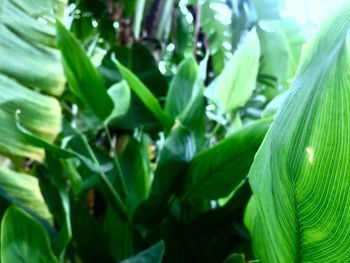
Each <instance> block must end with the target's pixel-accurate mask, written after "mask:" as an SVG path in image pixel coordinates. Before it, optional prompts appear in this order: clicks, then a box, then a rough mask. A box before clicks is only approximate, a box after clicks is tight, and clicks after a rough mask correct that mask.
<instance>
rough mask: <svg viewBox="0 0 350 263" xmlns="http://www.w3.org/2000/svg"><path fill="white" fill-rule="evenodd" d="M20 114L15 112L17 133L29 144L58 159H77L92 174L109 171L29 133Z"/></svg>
mask: <svg viewBox="0 0 350 263" xmlns="http://www.w3.org/2000/svg"><path fill="white" fill-rule="evenodd" d="M19 116H20V112H19V111H17V112H16V128H17V129H18V131H20V132H21V134H22V136H23V137H24V138H25V139H26V140H27V141H28V143H30V144H31V145H33V146H35V147H38V148H43V149H45V150H46V151H49V152H50V153H52V154H53V155H55V156H56V157H58V158H62V159H69V158H74V157H75V158H78V159H79V160H80V161H81V162H82V163H83V164H84V165H85V166H86V167H87V168H88V169H89V170H91V171H94V172H104V171H105V170H109V168H108V167H107V168H104V167H101V166H99V165H97V164H95V163H93V162H92V161H91V160H90V159H89V158H87V157H85V156H84V155H82V154H80V153H77V152H74V151H72V150H70V149H63V148H60V147H59V146H56V145H54V144H51V143H50V142H48V141H45V140H43V139H41V138H39V137H38V136H36V135H35V134H33V133H31V132H30V131H29V130H27V129H26V128H25V127H23V126H22V124H21V122H20V118H19Z"/></svg>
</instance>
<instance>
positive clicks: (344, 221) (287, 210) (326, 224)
mask: <svg viewBox="0 0 350 263" xmlns="http://www.w3.org/2000/svg"><path fill="white" fill-rule="evenodd" d="M349 27H350V4H349V2H348V1H343V4H342V5H341V6H339V8H338V9H337V10H336V11H334V13H332V15H331V16H330V17H329V18H328V19H327V20H326V21H325V23H323V24H322V25H321V26H320V28H319V31H318V33H317V35H316V36H315V37H314V38H313V40H312V41H311V44H310V45H309V46H308V48H307V50H305V53H304V54H303V57H302V61H301V65H300V67H299V69H298V74H297V76H296V79H295V81H294V84H293V86H292V88H291V90H290V93H289V96H288V97H287V99H286V101H285V102H284V103H283V104H282V106H281V108H280V110H279V112H278V113H277V116H276V119H275V122H274V124H273V125H272V127H271V129H270V131H269V132H268V135H267V137H266V138H265V140H264V142H263V145H262V147H261V148H260V150H259V152H258V154H257V156H256V159H255V161H254V164H253V166H252V168H251V171H250V174H249V177H250V183H251V186H252V190H253V194H254V199H255V204H256V217H255V220H254V224H253V231H252V234H253V239H254V248H255V252H256V255H257V256H258V258H259V259H260V260H261V261H262V262H318V263H321V262H347V261H349V256H350V250H349V245H350V244H349V242H350V232H349V231H348V229H349V224H350V217H349V214H350V201H349V200H350V199H349V187H350V177H349V174H350V171H349V165H348V162H349V161H350V159H349V156H350V147H349V140H350V138H349V132H350V122H349V118H350V111H349V109H350V107H349V103H350V91H349V86H350V52H349V51H350V49H349V48H350V46H349V40H348V32H349Z"/></svg>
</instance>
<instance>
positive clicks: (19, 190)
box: [0, 167, 52, 220]
mask: <svg viewBox="0 0 350 263" xmlns="http://www.w3.org/2000/svg"><path fill="white" fill-rule="evenodd" d="M0 190H3V191H6V193H7V195H6V198H10V201H14V202H15V203H17V204H19V205H22V206H24V207H26V208H28V209H30V210H31V211H33V212H35V213H36V214H37V215H39V216H41V217H42V218H45V219H47V220H51V219H52V216H51V214H50V212H49V210H48V208H47V206H46V204H45V201H44V198H43V196H42V194H41V192H40V188H39V182H38V180H37V178H35V177H33V176H30V175H25V174H20V173H17V172H14V171H10V170H8V169H6V168H1V167H0Z"/></svg>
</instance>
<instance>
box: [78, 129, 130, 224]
mask: <svg viewBox="0 0 350 263" xmlns="http://www.w3.org/2000/svg"><path fill="white" fill-rule="evenodd" d="M81 138H82V140H83V143H84V146H85V147H86V149H87V151H88V153H89V155H90V157H91V159H92V160H93V161H94V162H95V163H96V164H97V165H98V166H100V163H99V161H98V159H97V157H96V155H95V153H94V152H93V150H92V149H91V147H90V145H89V143H88V141H87V139H86V137H85V136H84V135H82V134H81ZM99 175H100V177H101V179H102V182H103V183H104V184H105V186H106V187H107V189H108V191H109V192H110V194H111V196H112V197H113V199H112V200H113V204H114V206H115V208H116V212H117V213H119V215H120V216H121V218H123V219H124V220H126V221H127V222H129V221H130V219H129V216H128V212H127V208H126V206H125V204H124V202H123V201H122V199H121V197H120V196H119V194H118V193H117V192H116V191H115V189H114V187H113V185H112V184H111V182H110V181H109V180H108V178H107V176H106V174H105V173H103V172H100V173H99Z"/></svg>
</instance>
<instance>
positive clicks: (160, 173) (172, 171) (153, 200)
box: [134, 125, 196, 225]
mask: <svg viewBox="0 0 350 263" xmlns="http://www.w3.org/2000/svg"><path fill="white" fill-rule="evenodd" d="M195 152H196V144H195V140H194V137H193V134H192V132H190V131H189V130H188V129H186V128H185V127H183V126H181V125H179V126H177V127H176V128H174V129H173V130H172V131H171V132H170V134H169V136H168V138H167V139H166V141H165V144H164V146H163V148H162V150H161V152H160V156H159V161H158V163H157V169H156V170H155V175H154V180H153V183H152V188H151V192H150V194H149V196H148V198H147V200H146V201H145V202H143V203H142V204H141V206H139V208H138V209H137V210H136V212H135V215H134V219H135V220H136V222H139V223H140V224H143V225H152V224H155V223H157V222H158V220H161V219H162V217H163V216H164V214H165V213H166V212H167V208H168V205H169V202H170V201H171V200H170V199H171V196H173V195H174V194H175V193H176V192H177V191H178V188H179V184H180V182H181V181H182V178H181V175H182V174H183V173H184V171H185V169H186V165H187V164H188V163H189V162H190V161H191V159H192V158H193V156H194V154H195Z"/></svg>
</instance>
